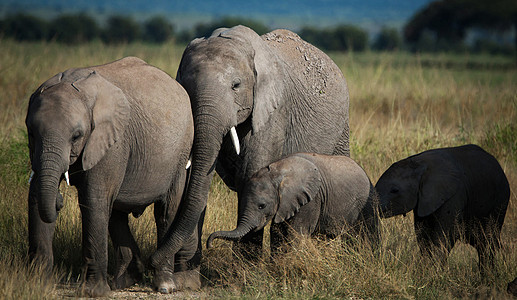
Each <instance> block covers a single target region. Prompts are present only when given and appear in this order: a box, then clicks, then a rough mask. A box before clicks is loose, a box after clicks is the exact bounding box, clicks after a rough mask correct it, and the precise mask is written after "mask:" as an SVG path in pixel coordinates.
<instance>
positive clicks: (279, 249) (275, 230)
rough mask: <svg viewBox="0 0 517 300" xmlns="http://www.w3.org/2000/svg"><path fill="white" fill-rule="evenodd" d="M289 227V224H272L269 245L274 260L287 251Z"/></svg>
mask: <svg viewBox="0 0 517 300" xmlns="http://www.w3.org/2000/svg"><path fill="white" fill-rule="evenodd" d="M288 234H289V226H288V225H287V223H285V222H282V223H277V224H271V227H270V234H269V240H270V241H269V243H270V244H269V245H270V248H271V257H272V258H273V259H274V258H275V257H276V256H278V255H279V254H282V253H285V252H286V251H287V247H286V246H287V245H288V244H289V240H288Z"/></svg>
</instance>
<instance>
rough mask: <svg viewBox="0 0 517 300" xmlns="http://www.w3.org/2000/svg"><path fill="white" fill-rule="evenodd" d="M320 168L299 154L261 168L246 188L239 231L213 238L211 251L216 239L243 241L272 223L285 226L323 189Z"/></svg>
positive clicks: (217, 234)
mask: <svg viewBox="0 0 517 300" xmlns="http://www.w3.org/2000/svg"><path fill="white" fill-rule="evenodd" d="M321 181H322V176H321V174H320V171H319V169H318V168H317V167H316V166H315V165H314V164H313V163H312V162H310V161H309V160H307V159H305V158H303V157H299V156H296V155H293V156H289V157H287V158H285V159H282V160H280V161H277V162H275V163H272V164H271V165H269V166H268V167H265V168H262V169H260V170H259V171H258V172H257V173H256V174H255V175H253V176H252V177H251V179H250V180H249V181H248V183H247V184H246V186H245V187H244V190H243V194H242V198H243V201H242V202H241V203H242V204H241V203H240V205H241V207H239V210H240V211H239V219H238V222H237V228H235V229H234V230H232V231H218V232H214V233H212V234H211V235H210V237H209V238H208V240H207V248H210V247H211V246H212V241H213V240H214V239H216V238H222V239H226V240H239V239H241V238H242V237H243V236H245V235H246V234H247V233H249V232H251V231H257V230H260V229H262V228H264V226H266V225H267V223H268V222H269V221H271V220H273V222H274V223H281V222H284V221H286V220H289V219H290V218H292V217H293V216H294V215H295V214H296V213H297V212H298V211H299V210H300V208H301V207H302V206H303V205H305V204H307V203H309V202H310V201H313V199H314V198H315V197H316V195H317V194H318V192H319V191H320V188H321Z"/></svg>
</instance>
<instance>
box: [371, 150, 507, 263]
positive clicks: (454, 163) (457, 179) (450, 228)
mask: <svg viewBox="0 0 517 300" xmlns="http://www.w3.org/2000/svg"><path fill="white" fill-rule="evenodd" d="M376 189H377V192H378V193H379V200H380V205H381V209H382V213H383V215H384V217H391V216H395V215H400V214H405V213H407V212H409V211H411V210H413V211H414V222H415V231H416V237H417V241H418V244H419V246H420V249H421V250H422V251H423V252H428V253H431V252H435V251H433V250H437V249H432V248H438V249H443V248H441V247H442V246H444V247H445V251H446V253H445V254H448V252H449V251H450V250H451V249H452V247H453V246H454V243H455V242H456V240H458V239H460V238H465V241H466V242H467V243H469V244H471V245H472V246H474V247H475V248H476V249H477V251H478V255H479V262H480V266H483V267H484V266H486V264H487V263H489V262H490V263H492V260H493V250H494V248H499V247H500V234H501V227H502V226H503V221H504V217H505V214H506V208H507V206H508V201H509V198H510V186H509V184H508V180H507V179H506V176H505V174H504V172H503V169H502V168H501V166H500V165H499V163H498V162H497V160H496V159H495V158H494V157H493V156H492V155H490V154H489V153H487V152H486V151H484V150H483V149H482V148H480V147H479V146H476V145H465V146H460V147H453V148H442V149H433V150H429V151H425V152H422V153H420V154H417V155H414V156H410V157H408V158H406V159H403V160H401V161H398V162H396V163H394V164H393V165H392V166H391V167H389V169H388V170H386V172H384V174H382V176H381V177H380V178H379V181H378V182H377V184H376Z"/></svg>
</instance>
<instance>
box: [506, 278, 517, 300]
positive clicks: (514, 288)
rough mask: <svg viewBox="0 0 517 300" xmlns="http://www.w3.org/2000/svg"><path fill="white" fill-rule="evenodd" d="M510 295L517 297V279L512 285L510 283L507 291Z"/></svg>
mask: <svg viewBox="0 0 517 300" xmlns="http://www.w3.org/2000/svg"><path fill="white" fill-rule="evenodd" d="M506 290H507V291H508V293H510V294H512V295H514V296H515V297H517V277H516V278H515V279H514V280H513V281H512V282H510V283H508V288H507V289H506Z"/></svg>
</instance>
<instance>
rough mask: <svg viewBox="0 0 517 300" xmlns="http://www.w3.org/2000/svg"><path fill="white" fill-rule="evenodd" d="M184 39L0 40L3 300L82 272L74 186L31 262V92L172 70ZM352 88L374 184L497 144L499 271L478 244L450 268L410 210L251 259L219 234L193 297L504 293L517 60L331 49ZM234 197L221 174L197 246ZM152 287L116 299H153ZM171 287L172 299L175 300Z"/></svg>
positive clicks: (356, 137) (514, 218) (511, 262)
mask: <svg viewBox="0 0 517 300" xmlns="http://www.w3.org/2000/svg"><path fill="white" fill-rule="evenodd" d="M183 48H184V47H183V46H176V45H174V44H164V45H159V46H153V45H144V44H129V45H119V46H106V45H103V44H101V43H91V44H87V45H81V46H65V45H61V44H57V43H39V42H38V43H17V42H12V41H10V40H0V53H1V55H0V298H2V297H5V298H12V299H19V298H33V299H41V298H51V299H53V298H60V297H67V296H73V295H74V291H75V289H74V287H75V286H76V283H77V281H78V280H80V276H81V246H80V241H81V230H80V228H81V219H80V214H79V209H78V205H77V199H76V195H75V190H74V189H73V188H71V187H67V186H66V185H64V184H62V185H61V192H62V193H63V195H64V198H65V207H64V208H63V210H62V211H61V214H60V216H59V218H58V221H57V222H58V224H57V229H56V234H55V238H54V256H55V265H56V268H55V274H54V276H53V277H52V278H50V279H45V277H43V276H41V271H40V270H38V268H35V267H33V266H30V265H27V263H26V253H27V249H28V241H27V239H28V238H27V193H28V183H27V181H28V177H29V172H30V163H29V156H28V148H27V142H26V139H27V138H26V130H25V125H24V119H25V114H26V108H27V104H28V100H29V97H30V94H31V93H32V92H33V91H34V90H35V89H36V88H37V87H38V86H39V85H40V84H41V83H42V82H43V81H45V80H46V79H48V78H50V77H51V76H53V75H54V74H56V73H58V72H61V71H64V70H65V69H68V68H72V67H82V66H89V65H97V64H102V63H106V62H109V61H112V60H115V59H118V58H121V57H124V56H128V55H134V56H138V57H140V58H142V59H144V60H146V61H147V62H148V63H150V64H153V65H155V66H157V67H159V68H161V69H163V70H164V71H166V72H167V73H169V74H171V75H172V76H173V77H174V76H175V74H176V70H177V67H178V64H179V60H180V58H181V54H182V51H183ZM330 56H331V57H332V58H333V59H334V61H335V62H336V63H337V64H338V66H339V67H340V68H341V70H342V71H343V73H344V75H345V77H346V78H347V81H348V85H349V89H350V128H351V155H352V157H353V158H354V159H355V160H357V161H358V162H359V164H360V165H362V166H363V167H364V169H365V170H366V172H367V173H368V174H369V176H370V178H371V180H372V182H373V183H375V182H376V181H377V179H378V178H379V176H380V175H381V174H382V172H383V171H384V170H385V169H386V168H388V167H389V166H390V165H391V164H392V163H393V162H395V161H397V160H399V159H402V158H405V157H407V156H409V155H412V154H415V153H418V152H421V151H424V150H427V149H430V148H436V147H445V146H456V145H461V144H466V143H476V144H479V145H481V146H482V147H484V148H485V149H486V150H487V151H489V152H490V153H492V154H493V155H494V156H495V157H496V158H497V159H498V160H499V162H500V163H501V165H502V167H503V169H504V170H505V172H506V175H507V177H508V180H509V181H510V186H511V189H512V193H511V199H510V205H509V208H508V211H507V215H506V220H505V224H504V226H503V232H502V242H503V249H502V250H501V251H499V252H498V253H497V255H496V263H495V268H494V269H493V270H491V271H489V272H488V273H487V274H485V275H484V276H481V275H480V273H479V269H478V265H477V255H476V252H475V250H474V249H473V248H471V247H470V246H467V245H465V244H462V243H459V244H457V245H456V247H455V248H454V249H453V251H452V253H451V255H450V257H449V258H448V260H447V262H446V263H445V264H440V263H437V262H436V261H434V260H432V259H424V258H422V256H421V255H420V253H419V251H418V247H417V244H416V240H415V234H414V231H413V227H412V226H413V221H412V213H410V214H408V215H407V216H406V217H402V216H399V217H395V218H391V219H385V220H383V221H382V225H383V227H382V240H381V244H380V247H379V249H377V250H374V251H372V250H371V248H370V246H369V245H365V244H362V243H354V242H352V243H351V244H350V245H345V247H343V245H342V242H341V240H340V239H337V240H314V239H306V238H300V242H299V243H298V244H297V245H296V246H295V247H294V248H293V249H292V251H290V252H289V253H287V254H286V255H284V256H282V257H279V258H278V259H275V261H274V262H269V260H268V259H266V257H264V260H263V261H261V262H257V263H246V262H242V261H240V260H239V259H238V258H236V257H234V256H233V255H232V251H231V244H230V243H227V242H223V241H218V242H217V243H215V247H214V248H213V249H210V251H205V252H204V259H203V263H202V270H201V271H202V276H203V277H204V281H205V285H204V287H203V288H202V289H201V290H200V291H196V292H191V293H182V294H179V295H176V296H181V297H200V298H209V297H210V298H212V297H221V298H229V297H231V298H261V299H262V298H275V299H276V298H291V299H293V298H296V299H298V298H351V299H362V298H374V299H376V298H397V299H400V298H418V299H443V298H473V297H479V298H485V297H489V298H497V299H501V298H505V297H509V296H508V295H507V294H506V284H507V283H508V282H509V281H511V280H513V278H514V277H516V276H517V194H516V191H517V68H516V67H515V62H514V60H513V59H514V58H512V57H490V56H469V55H453V54H435V55H413V54H408V53H403V52H400V53H397V52H395V53H374V52H366V53H330ZM236 211H237V209H236V195H235V194H234V193H232V192H230V191H229V190H228V189H227V188H226V187H225V186H224V184H223V183H222V182H221V181H220V180H218V179H217V178H216V180H214V182H213V184H212V189H211V193H210V197H209V200H208V208H207V215H206V219H205V228H204V236H203V242H204V241H206V238H207V236H208V234H210V233H211V232H213V231H215V230H221V229H230V228H232V227H233V226H234V225H235V220H236ZM131 226H132V228H133V232H134V234H135V236H136V238H137V241H138V242H139V244H140V246H141V249H142V253H143V255H144V256H145V257H147V256H149V255H150V254H151V253H152V251H153V249H154V248H155V227H154V221H153V218H152V207H151V208H148V209H147V211H146V213H145V214H144V215H143V216H141V217H140V218H139V219H134V218H132V219H131ZM145 279H146V283H144V284H142V285H140V286H138V287H136V288H133V289H132V290H131V292H123V293H120V292H117V293H113V295H112V296H111V297H114V298H155V297H158V296H160V295H159V294H154V293H152V291H151V289H150V282H151V274H148V275H147V276H146V277H145ZM171 297H172V296H171Z"/></svg>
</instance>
